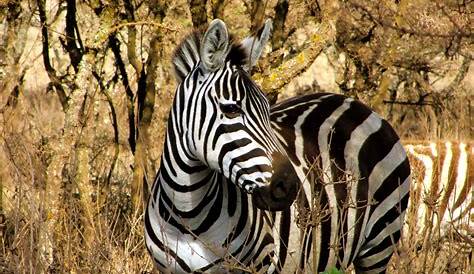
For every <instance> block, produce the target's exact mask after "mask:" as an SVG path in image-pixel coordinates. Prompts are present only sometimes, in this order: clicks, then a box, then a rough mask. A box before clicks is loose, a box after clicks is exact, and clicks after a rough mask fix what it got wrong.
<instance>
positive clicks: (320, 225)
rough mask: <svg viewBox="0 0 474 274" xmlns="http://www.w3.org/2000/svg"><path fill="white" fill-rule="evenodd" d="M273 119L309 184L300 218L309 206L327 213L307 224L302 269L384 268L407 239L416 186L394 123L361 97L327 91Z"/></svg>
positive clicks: (293, 103)
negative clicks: (409, 209)
mask: <svg viewBox="0 0 474 274" xmlns="http://www.w3.org/2000/svg"><path fill="white" fill-rule="evenodd" d="M271 119H272V125H273V128H274V129H275V132H276V133H277V136H278V139H279V140H280V142H281V143H282V145H283V147H284V148H285V150H286V152H287V155H288V156H289V157H290V159H291V161H292V163H294V164H295V167H296V170H297V172H298V174H299V177H300V180H301V182H303V190H304V191H303V192H302V193H304V194H305V195H302V196H301V197H300V198H299V200H298V201H297V203H299V204H300V205H299V206H298V205H295V207H296V208H294V209H293V211H292V213H293V214H292V215H293V216H292V217H293V219H296V218H297V217H296V216H297V215H298V214H300V212H301V211H302V210H303V211H306V210H305V207H307V208H309V209H310V210H311V211H312V212H317V214H319V216H317V217H316V219H317V220H316V226H315V227H314V228H311V226H308V227H305V228H304V230H305V231H304V234H303V235H304V236H303V237H302V239H301V240H302V241H303V243H304V245H303V246H304V249H303V250H300V252H299V255H297V256H295V257H298V256H307V257H308V260H307V261H306V262H304V261H302V260H297V262H299V264H300V266H299V267H300V268H304V269H306V271H307V272H308V273H314V272H315V270H318V271H324V270H325V269H328V268H330V267H331V266H334V265H339V266H340V267H342V268H344V269H345V268H347V267H348V266H349V265H350V263H351V262H354V263H355V267H356V270H358V271H359V272H379V271H383V270H384V269H385V267H386V264H387V263H388V260H389V259H390V255H391V254H392V252H393V248H394V246H395V244H396V242H397V239H398V238H399V237H400V228H401V226H402V224H403V215H404V212H405V208H406V207H407V202H408V192H409V184H410V177H409V175H410V171H409V163H408V159H407V157H406V154H405V151H404V149H403V147H402V145H401V143H400V142H399V139H398V137H397V135H396V134H395V132H394V131H393V129H392V128H391V126H390V125H389V124H388V123H387V122H386V121H385V120H383V119H382V118H381V117H380V116H379V115H377V114H376V113H374V112H373V111H371V110H370V109H369V108H367V107H366V106H364V105H363V104H361V103H360V102H358V101H355V100H353V99H351V98H347V97H345V96H342V95H337V94H325V93H320V94H313V95H306V96H301V97H296V98H292V99H290V100H287V101H284V102H281V103H279V104H277V105H275V106H274V107H273V108H272V112H271ZM311 201H312V202H311ZM302 205H306V206H302ZM321 212H322V213H321ZM313 218H314V216H313ZM293 223H294V222H293ZM292 229H293V230H296V229H299V228H297V227H295V226H293V227H292ZM290 242H294V241H290ZM312 244H315V245H316V246H312ZM295 248H297V247H290V249H295ZM311 252H316V253H317V254H316V256H314V257H313V258H318V259H316V261H311V256H312V255H307V254H309V253H311ZM297 254H298V253H297ZM303 254H306V255H303Z"/></svg>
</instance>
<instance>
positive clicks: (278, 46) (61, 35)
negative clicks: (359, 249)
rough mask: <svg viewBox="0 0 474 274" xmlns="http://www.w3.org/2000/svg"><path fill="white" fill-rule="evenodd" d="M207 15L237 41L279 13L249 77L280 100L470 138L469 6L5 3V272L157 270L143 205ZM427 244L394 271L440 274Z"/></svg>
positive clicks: (472, 9)
mask: <svg viewBox="0 0 474 274" xmlns="http://www.w3.org/2000/svg"><path fill="white" fill-rule="evenodd" d="M213 18H222V19H223V20H224V21H225V22H226V23H227V25H228V27H229V28H230V29H231V30H232V31H233V32H234V33H235V34H236V36H237V37H239V38H243V37H245V36H247V35H248V34H249V33H251V32H252V31H255V30H256V29H258V27H259V26H261V24H262V23H263V22H264V20H265V19H266V18H273V26H274V28H273V36H272V37H271V41H270V45H269V46H268V48H267V50H266V53H265V54H264V56H263V58H262V60H260V62H259V64H258V66H257V68H255V69H254V72H253V75H254V79H256V81H257V82H258V83H259V84H260V85H261V86H262V88H263V90H264V91H265V92H267V94H268V98H269V99H270V100H271V101H272V102H274V101H276V100H279V99H282V98H286V97H289V96H293V95H295V94H304V93H308V92H314V91H332V92H338V93H343V94H347V95H350V96H353V97H356V98H358V99H360V100H362V101H363V102H365V103H367V104H368V105H370V106H371V107H372V108H374V109H375V110H377V111H378V112H379V113H381V114H382V115H383V116H384V117H386V118H387V119H388V120H389V121H390V122H391V123H392V124H393V125H394V127H395V128H396V129H397V131H398V133H399V134H400V136H402V137H403V138H405V139H421V140H431V139H456V140H472V137H473V136H474V101H473V100H474V73H473V70H474V65H473V64H472V58H473V54H474V34H473V30H474V22H473V20H474V2H473V1H469V0H446V1H443V0H411V1H409V0H381V1H377V0H373V1H359V0H346V1H336V0H334V1H330V0H292V1H288V0H267V1H250V0H244V1H238V0H208V1H197V0H188V1H185V0H178V1H164V0H149V1H144V0H81V1H75V0H47V1H46V0H22V1H20V0H0V272H1V273H150V272H153V266H152V263H151V260H150V259H149V257H148V255H147V252H146V248H145V246H144V242H143V225H142V212H143V200H144V199H146V197H147V195H148V189H149V187H150V186H151V183H152V182H153V178H154V176H155V173H156V170H157V169H158V167H159V162H160V154H161V147H162V142H163V136H164V132H165V128H166V120H167V115H168V110H169V107H170V104H171V102H172V98H173V95H174V88H175V82H174V76H173V71H172V68H171V62H170V58H171V56H172V53H173V50H174V48H175V47H176V45H177V44H178V43H179V42H180V40H181V39H182V38H183V36H184V35H185V34H186V33H188V32H189V31H191V29H192V28H193V27H194V28H203V27H205V25H206V24H207V23H208V22H210V20H212V19H213ZM424 250H425V249H422V250H421V251H420V250H418V249H415V250H412V249H410V248H407V249H403V248H401V249H400V252H399V254H398V256H395V258H394V259H393V260H392V266H391V272H392V273H414V272H413V271H415V272H416V271H418V272H421V273H423V272H424V273H430V272H432V270H433V269H432V268H430V267H433V264H432V263H430V262H431V261H430V260H433V259H435V260H436V258H432V256H431V257H430V253H428V252H425V253H423V251H424ZM456 256H457V255H456V254H454V255H453V258H454V257H456ZM471 263H472V262H471ZM463 267H465V264H464V265H461V266H460V265H459V264H456V263H454V262H453V261H450V260H449V259H448V261H447V262H446V263H445V264H443V266H442V268H441V271H442V272H443V271H444V272H446V273H455V272H456V273H459V272H458V271H461V272H462V271H464V270H463V269H464V268H463ZM453 271H454V272H453Z"/></svg>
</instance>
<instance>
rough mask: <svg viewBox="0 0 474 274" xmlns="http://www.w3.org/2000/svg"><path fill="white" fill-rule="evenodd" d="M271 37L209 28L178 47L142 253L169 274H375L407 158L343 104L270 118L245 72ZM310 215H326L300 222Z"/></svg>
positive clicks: (402, 190) (295, 109)
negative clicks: (334, 273) (236, 38)
mask: <svg viewBox="0 0 474 274" xmlns="http://www.w3.org/2000/svg"><path fill="white" fill-rule="evenodd" d="M270 29H271V23H270V22H269V21H267V22H266V24H265V26H264V27H263V28H262V29H261V30H260V31H259V32H258V33H257V35H256V36H254V37H249V38H246V39H245V40H244V41H243V42H242V43H235V42H233V41H232V38H231V37H230V36H229V34H228V31H227V28H226V26H225V24H224V23H223V22H222V21H220V20H218V19H216V20H214V21H213V22H212V23H211V24H210V26H209V28H208V29H207V31H206V33H205V34H204V35H202V34H200V33H198V32H194V33H192V34H190V35H189V36H187V37H186V38H185V39H184V41H183V42H182V43H181V45H180V46H179V47H178V49H177V51H176V54H175V56H174V59H173V63H174V66H175V70H176V74H177V78H178V81H179V85H178V87H177V90H176V95H175V101H174V103H173V106H172V109H171V112H170V116H169V122H168V130H167V135H166V140H165V146H164V151H163V155H162V161H161V167H160V170H159V172H158V174H157V177H156V179H155V183H154V185H153V188H152V193H151V197H150V199H149V203H148V207H147V209H146V213H145V234H146V245H147V248H148V250H149V252H150V254H151V256H152V257H153V259H154V261H155V262H156V265H157V267H158V268H159V269H160V270H162V271H170V272H172V273H193V272H206V273H208V272H214V273H222V272H228V271H230V272H232V273H240V272H251V271H258V272H259V273H262V272H266V273H274V272H281V271H282V268H283V267H286V266H285V263H286V265H294V266H296V267H298V268H300V270H303V269H304V270H303V271H306V272H308V273H314V272H315V271H316V270H319V271H322V270H324V269H327V268H329V267H331V266H339V267H342V268H345V267H347V266H349V265H350V264H351V263H354V265H355V269H356V270H357V271H358V272H384V271H385V268H386V265H387V263H388V260H389V259H390V256H391V254H392V253H393V249H394V246H395V244H396V243H397V241H398V239H399V237H400V229H401V227H402V222H403V214H404V212H405V209H406V205H407V200H408V191H409V182H410V179H409V173H410V169H409V164H408V160H407V157H406V154H405V151H404V149H403V148H402V146H401V145H400V142H399V139H398V137H397V135H396V134H395V132H394V131H393V129H392V128H391V127H390V125H389V124H388V123H387V122H386V121H385V120H383V119H382V118H380V117H379V116H378V115H377V114H375V113H374V112H372V111H371V110H370V109H368V108H367V107H366V106H364V105H363V104H361V103H359V102H357V101H355V100H353V99H350V98H346V97H344V96H341V95H336V94H314V95H309V96H302V97H297V98H293V99H290V100H287V101H284V102H281V103H279V104H278V105H275V106H274V107H272V108H271V109H270V106H269V104H268V101H267V100H266V98H265V97H264V94H263V92H262V91H261V90H260V88H259V87H258V86H257V85H256V84H255V83H254V82H253V81H252V79H251V78H250V76H249V74H248V70H249V69H250V68H251V66H252V65H254V64H255V62H256V60H257V59H258V57H259V55H260V54H261V52H262V49H263V47H264V45H265V43H266V41H267V40H268V37H269V35H270ZM315 197H317V199H315ZM295 199H296V200H297V202H295V203H293V201H294V200H295ZM307 212H310V214H309V216H312V213H314V212H316V213H321V214H323V215H324V214H326V216H325V217H324V218H321V219H320V220H319V221H318V222H316V223H311V222H309V223H308V222H306V223H304V222H301V219H302V218H303V217H302V216H303V215H304V213H307ZM344 216H345V217H344ZM309 220H310V221H311V220H312V219H311V218H309ZM300 230H301V232H302V233H301V235H302V236H301V238H298V239H295V237H297V236H298V231H300ZM286 271H287V270H285V273H288V272H286Z"/></svg>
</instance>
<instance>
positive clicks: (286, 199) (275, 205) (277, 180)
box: [251, 155, 300, 211]
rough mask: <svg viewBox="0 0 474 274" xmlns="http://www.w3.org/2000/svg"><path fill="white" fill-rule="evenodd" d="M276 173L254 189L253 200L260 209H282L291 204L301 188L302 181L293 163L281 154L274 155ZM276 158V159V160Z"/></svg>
mask: <svg viewBox="0 0 474 274" xmlns="http://www.w3.org/2000/svg"><path fill="white" fill-rule="evenodd" d="M273 159H274V161H273V168H274V170H275V171H274V173H273V175H272V178H271V182H270V183H269V184H267V185H265V186H262V187H257V188H255V189H254V190H253V193H252V194H251V195H252V201H253V203H254V204H255V206H257V207H258V208H260V209H263V210H269V211H281V210H284V209H287V208H289V207H290V206H291V204H292V203H293V201H294V200H295V198H296V194H297V193H298V190H299V185H300V181H299V179H298V175H297V174H296V172H295V170H294V169H293V166H292V165H291V163H290V162H289V161H288V160H286V159H284V158H283V157H282V156H280V155H273ZM275 160H276V161H275Z"/></svg>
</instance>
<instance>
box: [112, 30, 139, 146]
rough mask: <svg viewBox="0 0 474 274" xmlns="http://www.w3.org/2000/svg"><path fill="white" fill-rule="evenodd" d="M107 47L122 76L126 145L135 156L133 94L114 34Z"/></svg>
mask: <svg viewBox="0 0 474 274" xmlns="http://www.w3.org/2000/svg"><path fill="white" fill-rule="evenodd" d="M109 47H110V48H111V49H112V53H113V54H114V57H115V64H116V65H117V67H118V69H119V72H120V75H121V76H122V84H123V87H124V88H125V94H126V95H127V98H128V102H127V109H128V127H129V134H128V143H129V144H130V149H131V151H132V153H133V154H135V148H136V144H137V143H136V141H137V134H136V125H135V106H134V102H135V95H134V94H133V91H132V88H131V86H130V83H129V81H128V75H127V70H126V69H125V64H124V62H123V60H122V56H121V55H120V42H119V41H118V39H117V37H116V36H115V33H114V34H112V35H110V36H109Z"/></svg>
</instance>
